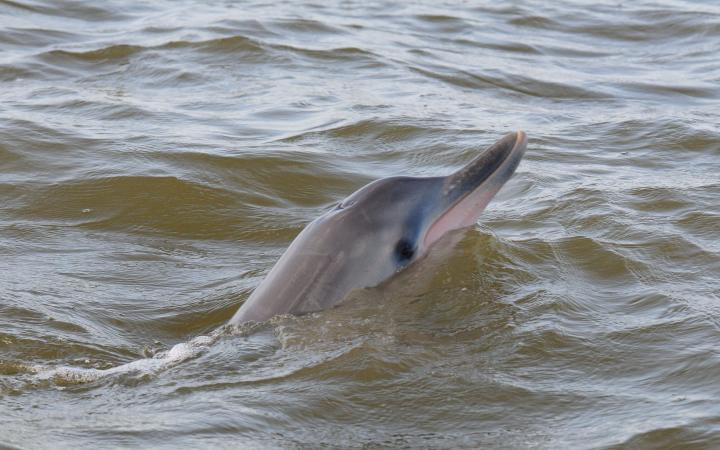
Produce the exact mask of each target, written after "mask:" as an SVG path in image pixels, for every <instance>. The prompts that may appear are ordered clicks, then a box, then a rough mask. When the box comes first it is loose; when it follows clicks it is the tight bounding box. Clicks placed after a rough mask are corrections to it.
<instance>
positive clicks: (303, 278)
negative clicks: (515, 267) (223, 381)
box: [229, 131, 527, 325]
mask: <svg viewBox="0 0 720 450" xmlns="http://www.w3.org/2000/svg"><path fill="white" fill-rule="evenodd" d="M526 146H527V136H526V135H525V133H524V132H522V131H517V132H514V133H510V134H507V135H506V136H504V137H503V138H502V139H500V140H499V141H497V142H496V143H495V144H493V145H492V146H490V147H489V148H488V149H487V150H485V151H484V152H483V153H481V154H480V155H478V156H477V157H476V158H475V159H473V160H472V161H470V162H469V163H468V164H467V165H466V166H465V167H463V168H461V169H459V170H458V171H456V172H454V173H451V174H450V175H447V176H439V177H403V176H398V177H391V178H383V179H380V180H377V181H374V182H372V183H370V184H368V185H366V186H364V187H362V188H360V189H359V190H357V191H355V192H354V193H353V194H351V195H350V196H349V197H347V198H346V199H345V200H343V201H342V202H340V203H339V204H337V205H336V206H335V207H334V208H333V209H332V210H330V211H328V212H327V213H326V214H324V215H322V216H320V217H319V218H317V219H315V220H314V221H313V222H311V223H310V224H309V225H308V226H307V227H305V229H304V230H303V231H302V232H300V234H299V235H298V236H297V237H296V238H295V240H294V241H293V242H292V243H291V244H290V246H289V247H288V249H287V250H286V251H285V253H284V254H283V255H282V256H281V257H280V259H279V260H278V262H277V263H276V264H275V266H274V267H273V268H272V269H271V270H270V272H269V273H268V274H267V276H266V277H265V279H264V280H263V281H262V282H261V283H260V285H259V286H258V287H257V288H256V289H255V291H253V293H252V294H251V295H250V297H248V299H247V300H246V301H245V303H243V304H242V306H241V307H240V308H239V309H238V311H237V312H236V313H235V315H234V316H233V317H232V318H231V319H230V322H229V323H230V324H231V325H241V324H243V323H246V322H264V321H266V320H268V319H270V318H271V317H273V316H276V315H281V314H293V315H295V314H304V313H309V312H314V311H320V310H323V309H327V308H330V307H333V306H336V305H338V304H340V303H341V302H342V301H343V300H344V299H345V298H346V297H347V296H348V294H349V293H350V292H351V291H354V290H356V289H362V288H370V287H374V286H378V285H380V284H382V283H383V282H384V281H386V280H388V279H390V278H392V277H393V275H395V274H396V273H398V272H400V271H402V270H403V269H405V268H406V267H408V266H410V265H411V264H413V263H414V262H416V261H418V260H421V259H423V257H425V256H426V255H427V254H428V252H429V251H430V250H431V248H432V246H433V244H434V243H436V242H437V241H438V240H440V238H442V237H443V236H444V235H446V234H448V233H449V232H451V231H453V230H460V229H463V228H467V227H470V226H472V225H474V224H475V223H476V221H477V220H478V218H479V216H480V214H481V213H482V212H483V210H484V209H485V207H486V206H487V204H488V203H490V200H492V198H493V197H494V196H495V194H496V193H497V192H498V191H499V190H500V188H501V187H502V186H503V185H504V184H505V182H506V181H508V180H509V179H510V177H511V176H512V174H513V173H514V172H515V169H516V168H517V166H518V164H519V163H520V160H521V159H522V156H523V154H524V153H525V147H526Z"/></svg>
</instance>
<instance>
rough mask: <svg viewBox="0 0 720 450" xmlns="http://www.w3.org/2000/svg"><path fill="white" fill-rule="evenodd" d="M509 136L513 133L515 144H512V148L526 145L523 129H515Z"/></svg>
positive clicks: (525, 134) (525, 135)
mask: <svg viewBox="0 0 720 450" xmlns="http://www.w3.org/2000/svg"><path fill="white" fill-rule="evenodd" d="M510 135H511V136H513V135H514V137H515V145H513V150H515V149H519V148H523V149H524V147H525V146H527V140H528V138H527V133H525V132H524V131H523V130H517V131H515V133H511V134H510Z"/></svg>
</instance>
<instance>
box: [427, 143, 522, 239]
mask: <svg viewBox="0 0 720 450" xmlns="http://www.w3.org/2000/svg"><path fill="white" fill-rule="evenodd" d="M526 143H527V137H526V136H525V133H523V132H522V131H518V132H517V140H516V144H515V146H514V147H513V149H512V150H511V153H510V156H508V158H507V159H506V161H505V162H504V163H503V166H504V165H505V164H512V158H513V153H514V152H516V151H518V149H520V150H519V151H523V150H524V147H525V145H526ZM503 166H501V167H500V168H498V170H496V171H495V173H494V174H493V175H491V176H490V178H488V179H487V180H485V182H483V183H482V184H481V185H480V186H478V187H477V188H476V189H475V190H474V191H472V192H470V193H468V194H467V195H466V196H465V197H463V198H462V199H461V200H460V201H458V202H457V203H456V204H455V205H453V206H451V207H450V208H449V209H448V210H447V211H445V213H443V214H442V215H441V216H440V217H439V218H438V219H437V220H435V222H434V223H433V224H432V225H431V226H430V227H429V228H428V230H427V232H426V233H425V239H424V245H425V248H428V247H430V246H431V245H432V244H433V243H434V242H436V241H437V240H438V239H440V238H441V237H442V236H443V235H444V234H445V233H447V232H449V231H452V230H457V229H461V228H467V227H470V226H472V225H474V224H475V223H476V222H477V220H478V218H479V217H480V215H481V214H482V212H483V211H484V210H485V207H487V205H488V203H490V201H491V200H492V199H493V197H495V194H497V192H498V191H499V190H500V188H501V187H502V186H503V185H504V184H505V181H507V179H508V178H509V177H507V178H505V179H500V178H498V177H497V176H496V174H497V173H499V172H501V171H502V168H503Z"/></svg>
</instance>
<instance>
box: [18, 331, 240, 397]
mask: <svg viewBox="0 0 720 450" xmlns="http://www.w3.org/2000/svg"><path fill="white" fill-rule="evenodd" d="M241 331H242V330H240V329H238V328H236V327H221V328H218V329H216V330H214V331H213V332H211V333H209V334H208V335H202V336H197V337H195V338H193V339H191V340H189V341H188V342H181V343H179V344H175V345H174V346H173V347H172V348H171V349H169V350H167V351H163V352H159V353H157V354H155V355H153V356H152V357H150V358H143V359H139V360H136V361H131V362H129V363H126V364H122V365H120V366H116V367H111V368H109V369H93V368H85V367H71V366H60V367H46V366H33V367H31V368H29V369H30V371H31V372H33V373H35V374H36V375H35V379H36V380H37V381H50V382H54V383H57V384H83V383H90V382H93V381H97V380H100V379H104V378H108V377H117V376H123V375H135V376H144V375H155V374H157V373H159V372H162V371H164V370H167V369H169V368H171V367H173V366H176V365H178V364H180V363H182V362H184V361H187V360H189V359H192V358H196V357H198V356H200V355H201V354H203V353H204V352H206V351H207V350H208V349H209V348H210V347H211V346H212V345H213V344H214V343H216V342H217V341H218V340H219V339H220V338H221V337H222V336H225V335H229V334H237V333H239V332H241Z"/></svg>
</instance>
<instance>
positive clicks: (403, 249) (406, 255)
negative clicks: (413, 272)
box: [395, 239, 415, 262]
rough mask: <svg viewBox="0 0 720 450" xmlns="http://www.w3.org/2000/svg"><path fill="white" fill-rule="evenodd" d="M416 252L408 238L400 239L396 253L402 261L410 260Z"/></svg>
mask: <svg viewBox="0 0 720 450" xmlns="http://www.w3.org/2000/svg"><path fill="white" fill-rule="evenodd" d="M414 254H415V248H414V246H413V245H412V243H411V242H410V241H408V240H407V239H400V240H399V241H398V243H397V245H396V246H395V255H396V256H397V258H398V260H400V262H406V261H409V260H410V259H411V258H412V257H413V255H414Z"/></svg>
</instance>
